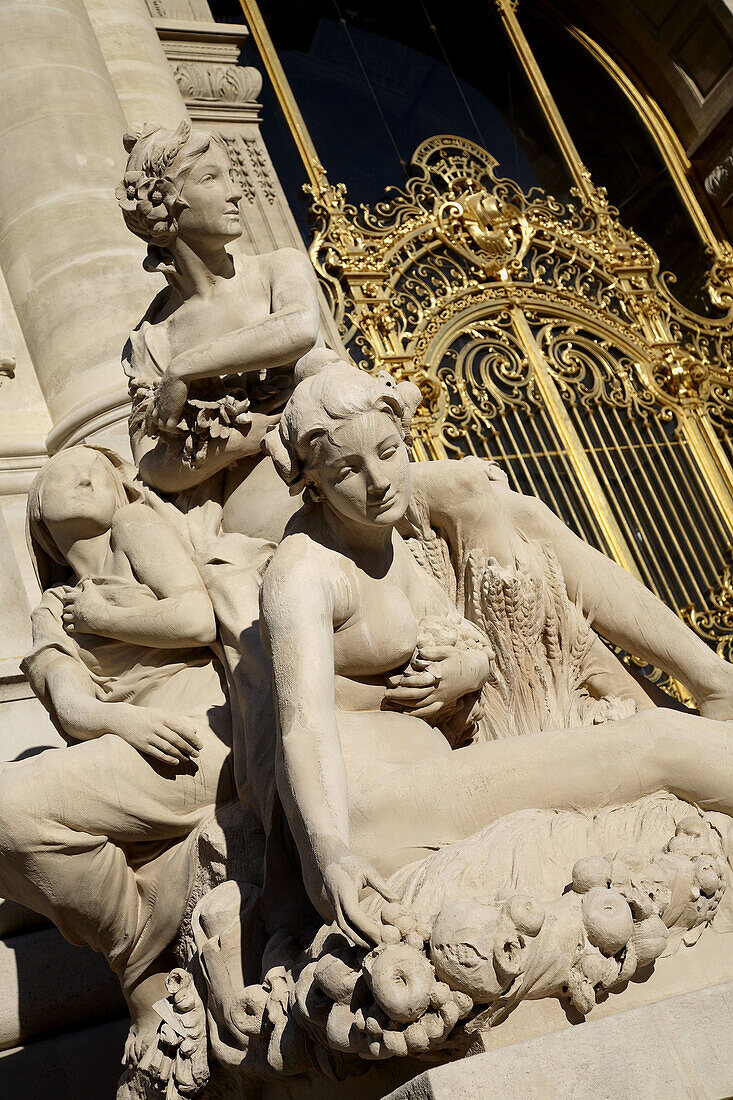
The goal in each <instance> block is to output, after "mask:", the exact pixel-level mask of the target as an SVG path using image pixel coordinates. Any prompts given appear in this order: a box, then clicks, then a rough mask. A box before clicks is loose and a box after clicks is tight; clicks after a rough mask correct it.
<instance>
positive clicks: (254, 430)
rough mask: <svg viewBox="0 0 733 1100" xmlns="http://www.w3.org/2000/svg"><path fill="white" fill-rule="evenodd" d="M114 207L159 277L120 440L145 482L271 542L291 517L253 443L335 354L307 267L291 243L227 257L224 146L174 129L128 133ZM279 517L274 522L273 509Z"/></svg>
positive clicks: (231, 216)
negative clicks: (192, 496) (194, 499)
mask: <svg viewBox="0 0 733 1100" xmlns="http://www.w3.org/2000/svg"><path fill="white" fill-rule="evenodd" d="M125 147H126V149H127V150H128V152H129V159H128V162H127V170H126V173H125V177H124V179H123V181H122V184H121V186H120V187H119V189H118V192H117V194H118V199H119V202H120V205H121V207H122V211H123V215H124V218H125V222H126V224H127V226H128V228H129V229H130V230H131V231H132V232H133V233H135V234H136V235H137V236H139V237H141V238H142V239H143V240H144V241H146V242H147V243H148V256H147V259H146V261H145V267H146V269H147V270H149V271H159V272H162V274H164V275H165V278H166V281H167V283H168V285H167V287H166V288H165V289H164V290H163V291H161V293H160V294H158V295H157V296H156V297H155V298H154V300H153V302H152V303H151V305H150V308H149V310H148V311H147V313H146V315H145V317H144V318H143V319H142V321H141V322H140V324H139V325H138V326H137V328H136V329H135V330H134V332H133V333H132V335H131V337H130V341H129V343H128V345H127V347H126V349H125V352H124V354H123V365H124V368H125V371H126V373H127V375H128V377H129V379H130V389H131V392H132V399H133V407H132V414H131V418H130V436H131V443H132V450H133V455H134V457H135V461H136V463H137V464H138V466H139V469H140V475H141V477H142V478H143V480H144V481H146V482H147V483H148V484H149V485H151V486H152V487H153V488H155V489H157V490H160V491H162V492H165V493H171V494H180V493H181V492H183V491H185V490H191V489H193V488H194V487H199V492H198V494H197V496H201V495H203V496H205V497H207V498H209V499H211V498H215V499H218V500H219V501H220V503H222V504H224V506H225V507H224V516H223V522H224V528H225V529H226V530H233V531H242V532H244V533H245V534H252V535H255V534H263V535H265V536H267V537H269V536H270V535H271V534H272V530H275V534H276V535H279V534H280V533H281V531H282V527H283V525H284V523H285V520H286V519H287V515H288V514H289V512H290V511H292V509H289V508H288V501H287V498H286V497H284V496H283V495H282V494H275V495H274V497H273V496H272V494H271V490H272V488H273V487H274V486H275V485H276V482H277V479H276V477H275V475H274V473H273V471H272V466H271V464H270V463H264V464H262V455H261V452H260V443H261V441H262V437H263V435H264V433H265V431H266V430H267V428H268V427H270V426H271V425H272V424H273V423H275V422H276V421H277V419H278V417H277V413H278V411H279V410H280V409H282V406H283V404H284V403H285V400H286V399H287V397H288V395H289V393H290V390H291V389H292V368H293V366H294V364H295V363H296V361H297V360H299V359H301V358H302V357H304V356H310V360H311V369H312V367H313V362H314V361H315V362H321V361H329V360H333V359H334V358H335V356H334V354H333V353H332V352H329V351H328V349H327V348H326V347H325V345H324V343H323V340H322V338H321V337H320V335H319V318H318V302H317V291H316V279H315V273H314V271H313V269H312V267H311V265H310V263H309V261H308V258H307V257H306V256H305V255H304V254H302V253H300V252H298V251H297V250H296V249H293V248H283V249H279V250H278V251H276V252H272V253H270V254H268V255H258V256H244V255H242V254H238V255H237V257H236V259H235V258H234V257H233V256H232V255H230V254H229V253H228V252H227V251H226V247H225V246H226V245H227V244H229V243H230V242H231V241H234V240H236V239H237V238H238V237H240V236H241V234H242V229H241V225H240V221H239V210H238V207H237V203H238V201H239V199H240V198H241V197H242V196H241V191H240V189H239V185H238V183H237V181H236V176H235V173H234V171H233V169H232V165H231V163H230V160H229V155H228V152H227V149H226V146H225V145H224V144H223V142H222V141H221V140H220V139H219V138H217V137H215V136H212V135H211V134H209V133H205V132H202V131H196V130H191V128H190V126H188V125H187V124H186V123H182V124H181V125H180V126H179V127H178V129H177V130H176V131H171V130H166V129H164V128H163V127H160V126H152V125H151V126H146V127H144V128H143V129H142V130H141V131H140V132H138V133H134V134H128V135H126V137H125ZM273 502H274V506H275V507H277V506H278V505H279V506H280V507H281V508H284V509H285V513H286V514H285V515H284V516H283V517H282V518H280V519H279V520H275V521H274V528H273V521H272V520H271V519H270V510H271V508H272V507H273Z"/></svg>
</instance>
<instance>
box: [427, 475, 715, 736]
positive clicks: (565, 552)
mask: <svg viewBox="0 0 733 1100" xmlns="http://www.w3.org/2000/svg"><path fill="white" fill-rule="evenodd" d="M489 469H490V468H489V467H488V466H487V464H486V463H483V462H482V461H481V460H480V459H464V460H463V461H462V462H452V461H448V460H444V461H439V462H424V463H417V464H416V466H415V470H414V473H413V481H414V484H415V487H416V490H417V491H418V492H420V493H421V494H422V495H423V496H424V498H425V499H426V501H427V502H428V505H429V510H430V513H431V521H432V522H434V523H435V524H436V525H437V526H438V527H439V528H440V529H441V530H442V531H443V532H444V534H445V535H446V537H447V538H448V541H449V542H450V544H451V546H452V548H453V550H454V553H456V555H457V556H458V558H459V559H461V560H463V559H464V558H465V555H466V554H467V553H468V552H469V551H470V550H471V548H472V547H480V548H481V549H483V550H484V552H485V553H486V554H487V555H489V556H493V557H496V558H497V559H498V560H499V561H500V562H506V560H507V558H508V557H511V556H513V552H514V551H513V545H512V544H514V545H515V546H516V533H517V532H521V533H522V534H523V535H525V536H526V537H527V538H529V539H531V540H533V541H535V542H538V543H541V544H543V545H546V546H549V547H551V548H552V549H553V550H554V551H555V553H556V555H557V557H558V560H559V562H560V566H561V568H562V571H563V576H564V578H565V584H566V587H567V590H568V595H569V596H570V599H571V600H576V599H579V600H580V601H581V604H582V607H583V610H584V612H585V613H586V614H589V615H591V616H592V620H593V625H594V627H595V628H596V630H598V632H599V633H600V634H603V635H604V637H606V638H608V639H609V641H612V642H614V643H615V644H616V645H619V646H621V647H622V649H625V650H626V651H627V652H628V653H633V654H634V655H635V656H636V657H641V658H643V659H644V660H645V661H648V662H649V663H650V664H652V665H656V666H657V667H658V668H662V669H664V671H665V672H667V673H669V674H670V675H672V676H674V677H675V678H676V679H678V680H680V681H681V682H682V683H683V684H685V685H686V686H687V687H688V688H689V689H690V691H691V692H692V694H693V695H694V697H695V699H696V700H697V703H698V706H699V707H700V710H701V712H702V713H703V714H705V716H706V717H708V718H718V719H725V720H728V719H732V718H733V666H731V665H729V664H728V663H727V662H726V661H723V660H721V659H720V658H719V657H718V656H717V655H716V654H715V653H714V652H713V651H712V650H711V649H710V648H709V647H708V646H707V645H706V644H705V643H704V642H703V641H702V640H701V639H700V638H698V637H697V635H696V634H694V633H693V631H692V630H690V629H689V628H688V627H686V626H685V624H684V623H683V622H682V620H681V619H680V618H679V617H678V616H677V615H676V614H675V613H674V611H672V610H671V608H669V607H667V606H666V605H665V604H664V603H662V601H661V600H660V599H659V598H658V597H657V596H655V595H654V593H653V592H650V591H649V589H648V588H646V587H645V586H644V585H643V584H641V582H640V581H638V580H637V579H636V578H635V577H633V576H632V575H631V574H630V573H628V572H627V571H626V570H625V569H623V568H622V566H620V565H618V563H617V562H615V561H612V560H611V558H608V557H606V556H605V554H601V553H600V552H599V551H598V550H595V549H594V548H593V547H592V546H589V545H588V543H587V542H584V541H583V540H582V539H580V538H578V536H577V535H575V534H573V532H572V531H571V530H570V529H569V528H568V527H566V526H565V524H564V523H563V522H562V520H561V519H559V518H558V517H557V516H556V515H555V514H554V513H553V512H552V511H551V510H550V509H549V508H547V507H546V506H545V505H544V504H543V503H542V502H541V501H539V500H537V499H536V498H534V497H528V496H522V495H521V494H519V493H515V492H513V491H512V490H511V489H509V487H508V485H507V484H506V483H505V482H503V481H496V480H491V479H490V477H489V476H487V472H488V471H489ZM512 532H514V539H512Z"/></svg>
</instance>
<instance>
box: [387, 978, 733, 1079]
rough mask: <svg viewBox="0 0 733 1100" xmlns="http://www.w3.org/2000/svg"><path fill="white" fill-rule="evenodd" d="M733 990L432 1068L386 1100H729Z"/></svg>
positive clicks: (705, 992)
mask: <svg viewBox="0 0 733 1100" xmlns="http://www.w3.org/2000/svg"><path fill="white" fill-rule="evenodd" d="M732 1035H733V982H726V983H725V984H723V985H716V986H712V987H711V988H708V989H700V990H697V992H695V993H687V994H684V995H683V996H681V997H671V998H669V999H667V1000H665V1001H660V1002H658V1003H657V1004H653V1005H647V1006H645V1007H644V1008H637V1009H633V1010H632V1011H630V1012H620V1013H618V1014H617V1015H616V1016H612V1017H609V1018H608V1019H605V1020H589V1021H588V1022H587V1023H585V1024H583V1025H582V1026H581V1027H577V1028H573V1030H572V1031H563V1032H555V1033H554V1034H552V1035H544V1036H542V1037H541V1038H539V1039H531V1040H529V1041H528V1042H524V1043H516V1044H515V1045H513V1046H510V1047H504V1048H503V1049H502V1050H498V1051H492V1052H490V1053H487V1054H479V1055H477V1056H476V1057H474V1058H466V1059H464V1060H463V1061H461V1062H453V1063H451V1064H450V1065H445V1066H438V1067H436V1068H435V1069H430V1070H427V1071H426V1072H424V1073H421V1074H420V1075H419V1076H417V1077H415V1078H413V1080H412V1081H408V1082H407V1084H405V1085H402V1086H400V1087H399V1088H397V1089H395V1090H394V1091H392V1092H390V1093H388V1095H387V1097H385V1098H384V1100H483V1098H484V1097H487V1096H491V1097H494V1098H495V1100H500V1098H506V1100H514V1098H515V1097H522V1100H548V1098H549V1097H553V1098H557V1100H561V1098H562V1100H565V1098H566V1097H567V1100H627V1098H628V1097H630V1096H639V1097H641V1096H643V1097H644V1100H670V1098H671V1097H674V1098H675V1100H683V1098H687V1097H689V1098H690V1100H692V1098H693V1097H694V1098H695V1100H722V1098H723V1097H728V1096H731V1094H733V1043H732V1042H731V1036H732Z"/></svg>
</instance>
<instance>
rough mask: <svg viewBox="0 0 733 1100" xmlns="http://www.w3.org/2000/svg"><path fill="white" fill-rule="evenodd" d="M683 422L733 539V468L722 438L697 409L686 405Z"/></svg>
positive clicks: (694, 452) (704, 476)
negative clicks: (722, 445)
mask: <svg viewBox="0 0 733 1100" xmlns="http://www.w3.org/2000/svg"><path fill="white" fill-rule="evenodd" d="M680 426H681V428H682V431H683V432H684V436H685V439H686V440H687V442H688V444H689V447H690V451H691V453H692V454H693V456H694V458H695V460H696V462H697V464H698V466H699V467H700V470H701V471H702V474H703V478H704V480H705V483H706V484H707V487H708V489H709V491H710V494H711V496H712V497H713V500H714V501H715V504H716V506H717V508H718V509H719V511H720V514H721V516H723V518H724V519H725V523H726V526H727V528H728V533H729V535H730V536H731V539H732V540H733V470H731V467H730V463H729V462H728V459H727V457H726V454H725V451H724V450H723V448H722V447H721V445H720V440H719V439H718V437H717V435H716V434H715V430H714V428H713V426H712V424H711V423H710V421H709V419H708V417H707V416H705V415H704V413H701V412H698V411H697V410H692V411H690V410H687V409H685V410H684V412H683V415H682V416H681V417H680Z"/></svg>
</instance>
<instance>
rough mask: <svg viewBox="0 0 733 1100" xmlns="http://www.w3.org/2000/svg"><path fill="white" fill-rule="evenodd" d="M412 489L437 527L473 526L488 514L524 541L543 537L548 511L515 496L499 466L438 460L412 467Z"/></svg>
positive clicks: (535, 501)
mask: <svg viewBox="0 0 733 1100" xmlns="http://www.w3.org/2000/svg"><path fill="white" fill-rule="evenodd" d="M412 470H413V486H414V491H415V493H416V495H417V496H419V497H420V498H422V500H423V501H424V503H425V505H426V506H427V508H428V510H429V513H430V517H431V520H432V521H433V522H434V523H435V524H437V525H438V526H440V525H442V524H444V523H445V524H447V525H449V526H450V525H453V524H456V523H461V522H464V523H465V522H471V523H472V522H475V521H476V520H477V519H478V518H479V517H480V515H481V514H483V513H485V512H487V511H489V512H490V514H491V515H492V516H494V517H495V518H497V519H498V518H499V517H501V518H502V519H504V520H506V521H507V522H509V523H510V524H512V525H514V526H516V527H518V528H520V529H521V530H522V531H523V532H524V533H525V534H526V535H527V536H528V537H530V538H532V537H537V538H539V537H541V536H542V534H544V532H545V529H546V525H547V518H548V516H549V515H551V513H550V510H549V509H548V508H547V506H546V505H544V504H543V503H542V501H540V500H538V499H537V498H536V497H532V496H525V495H524V494H522V493H518V492H516V491H515V490H514V489H512V488H511V487H510V485H509V481H508V478H507V476H506V474H505V472H504V471H503V470H502V468H501V467H500V466H498V465H497V464H496V463H494V462H489V461H487V460H485V459H481V458H474V457H473V456H469V457H467V458H463V459H459V460H458V461H456V460H455V459H439V460H436V461H433V462H417V463H415V464H414V466H413V467H412Z"/></svg>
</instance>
